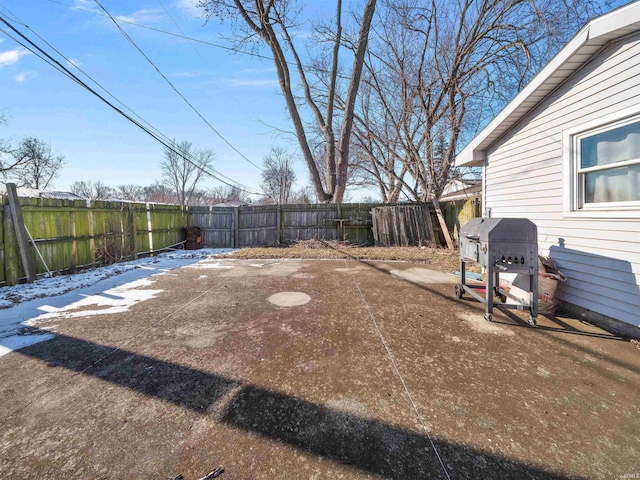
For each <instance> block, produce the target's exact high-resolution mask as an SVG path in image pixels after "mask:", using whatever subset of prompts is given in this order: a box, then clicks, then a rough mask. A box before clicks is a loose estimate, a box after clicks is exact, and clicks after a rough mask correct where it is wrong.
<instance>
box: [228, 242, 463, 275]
mask: <svg viewBox="0 0 640 480" xmlns="http://www.w3.org/2000/svg"><path fill="white" fill-rule="evenodd" d="M233 258H241V259H266V258H270V259H274V258H291V259H305V258H306V259H351V260H380V261H404V262H413V263H421V264H426V265H429V266H431V267H432V268H435V269H438V270H441V271H443V272H450V273H453V272H455V271H457V270H458V269H459V266H460V255H459V253H458V251H449V250H446V249H442V248H432V247H360V246H357V245H351V244H348V243H345V242H337V241H330V242H327V241H318V240H305V241H300V242H296V243H294V244H292V245H290V246H288V247H252V248H243V249H241V250H239V251H237V252H235V253H234V255H233ZM469 266H471V265H469Z"/></svg>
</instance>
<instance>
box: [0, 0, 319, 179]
mask: <svg viewBox="0 0 640 480" xmlns="http://www.w3.org/2000/svg"><path fill="white" fill-rule="evenodd" d="M56 2H58V0H56ZM56 2H53V1H49V0H30V1H28V2H25V1H24V0H1V1H0V11H2V12H3V13H6V11H7V10H9V11H10V12H12V13H13V14H14V15H15V16H17V17H18V18H19V19H20V20H22V21H23V22H24V23H26V24H27V25H29V27H31V28H32V29H33V30H34V31H35V32H37V33H38V34H39V35H40V36H42V37H43V38H44V39H45V40H47V41H48V42H49V43H51V44H52V45H53V46H55V47H56V48H57V49H58V50H60V51H61V52H62V53H63V54H65V56H67V57H68V58H70V59H72V61H73V62H74V63H76V64H77V65H78V66H80V67H81V68H82V69H83V70H85V71H86V72H87V73H89V74H90V75H91V76H92V77H93V78H95V79H96V80H98V81H99V82H100V83H101V84H102V85H103V86H104V87H106V88H107V89H108V90H110V91H111V92H112V93H113V94H114V95H115V96H116V97H118V99H120V100H121V101H122V102H124V103H125V104H126V105H127V106H129V107H130V108H132V109H133V110H134V111H135V112H136V113H138V114H139V115H141V116H142V117H143V118H144V119H145V120H147V121H149V122H150V123H152V124H153V125H154V126H155V127H156V128H158V129H159V130H160V131H161V132H163V133H164V134H166V135H167V136H169V137H171V138H176V139H177V140H189V141H191V142H192V143H193V144H194V146H196V147H200V148H203V147H210V148H213V150H215V152H216V154H217V161H216V163H215V164H214V168H216V169H217V170H219V171H220V172H221V173H223V174H225V175H227V176H228V177H231V178H233V179H235V180H237V181H239V182H242V183H244V184H245V185H247V186H249V187H251V188H252V189H258V185H259V184H260V171H259V170H257V169H256V168H255V167H253V166H251V165H250V164H249V163H248V162H246V161H245V160H243V159H242V157H240V156H239V155H238V154H237V153H236V152H234V151H233V150H232V149H231V148H230V147H229V146H227V145H226V144H225V143H224V142H223V141H222V140H221V139H220V138H219V137H218V136H217V135H216V134H215V133H214V132H213V131H212V130H211V129H210V128H209V127H208V126H207V125H206V124H205V123H204V122H203V121H202V120H201V119H200V118H199V117H198V116H197V114H196V113H195V112H193V111H192V110H191V109H190V107H189V106H188V105H187V104H186V103H185V102H184V101H183V100H182V99H181V98H180V97H179V96H178V95H177V94H176V93H175V92H174V91H173V90H172V89H171V87H170V86H169V85H168V84H167V83H166V82H165V81H164V80H163V79H162V77H161V76H160V75H158V74H157V72H156V71H155V70H154V69H153V67H152V66H151V65H149V64H148V63H147V61H146V60H145V59H144V58H143V57H142V56H141V55H140V53H139V52H138V51H136V50H135V48H134V47H133V46H132V45H131V44H130V43H129V42H128V41H127V40H126V39H125V38H124V36H122V35H121V34H120V32H119V31H118V30H117V28H116V26H115V25H114V24H113V23H112V22H111V20H110V19H108V18H105V17H101V16H97V15H95V14H92V13H89V12H99V11H100V10H99V7H98V6H97V5H96V3H95V2H94V1H93V0H59V2H60V3H64V4H66V5H67V6H63V5H60V3H56ZM101 3H102V4H103V5H104V6H105V8H106V9H107V10H109V12H110V13H111V14H112V15H113V16H116V18H119V19H123V20H129V21H132V22H135V23H140V24H144V25H148V26H152V27H155V28H158V29H163V30H168V31H171V32H175V33H180V31H179V30H178V27H177V26H176V25H175V24H174V23H173V21H172V20H171V18H170V17H169V16H168V15H167V13H166V12H165V11H164V9H163V6H164V7H166V9H167V10H168V11H169V12H170V13H171V15H172V16H173V18H174V19H175V20H176V21H177V23H178V24H179V26H180V28H181V29H182V30H183V31H184V32H185V34H186V35H187V36H193V37H197V38H198V39H201V40H206V41H211V42H214V43H223V44H227V45H229V43H228V42H225V41H224V40H221V38H220V35H221V34H222V35H224V34H225V33H226V34H228V33H229V32H228V31H227V30H226V28H227V27H225V26H221V25H220V23H219V22H218V20H217V19H213V20H212V21H211V22H209V23H208V24H207V25H204V20H203V19H202V18H198V17H199V15H200V12H199V11H198V9H197V8H195V7H194V6H193V5H192V4H191V2H190V0H160V1H158V0H136V1H128V2H125V1H119V0H103V1H102V2H101ZM1 7H5V8H6V9H4V10H3V9H2V8H1ZM88 11H89V12H88ZM121 25H122V27H123V28H124V29H125V30H126V31H127V33H128V34H129V35H130V36H131V37H132V38H133V39H134V41H135V42H136V43H137V44H138V45H139V46H140V48H141V49H142V50H143V51H144V52H145V53H146V54H147V55H148V56H149V57H150V58H151V59H152V60H153V61H154V63H156V65H157V66H158V67H159V68H160V70H161V71H162V72H163V73H164V74H165V75H166V76H167V77H168V78H169V79H170V80H171V82H173V83H174V85H176V87H177V88H178V89H179V90H180V91H181V93H182V94H183V95H184V96H185V97H186V98H187V99H188V100H189V101H190V102H191V103H192V104H193V105H194V106H195V107H196V108H197V109H198V111H199V112H200V113H201V114H202V115H203V116H204V117H205V118H206V119H207V120H208V121H209V122H210V123H211V124H212V125H213V127H215V128H216V129H217V130H218V131H219V132H220V133H221V134H222V135H223V136H224V137H225V138H226V139H227V140H228V141H229V142H230V143H231V144H233V145H234V146H235V147H236V148H237V149H238V150H239V151H240V152H242V154H243V155H245V156H246V157H248V158H249V159H251V160H252V161H253V162H254V163H257V164H259V165H260V164H261V163H262V158H263V157H264V156H265V155H267V154H268V153H269V150H270V148H271V146H273V145H281V146H284V147H286V148H287V149H288V150H289V151H290V152H292V153H295V151H296V143H295V142H294V141H292V140H291V139H286V138H282V137H276V136H275V135H274V129H273V128H272V127H278V128H282V129H288V128H290V127H289V122H288V118H287V115H286V112H285V108H284V102H283V101H282V98H281V96H280V95H279V94H278V91H279V87H278V83H277V78H276V75H275V69H274V67H273V65H272V63H271V61H270V60H262V59H259V58H255V57H250V56H247V55H242V54H234V53H232V52H229V51H226V50H223V49H220V48H215V47H212V46H208V45H203V44H196V46H195V48H194V45H193V44H192V43H190V42H188V41H186V40H183V39H180V38H175V37H171V36H168V35H164V34H161V33H156V32H153V31H150V30H146V29H142V28H139V27H136V26H132V25H128V24H126V23H122V24H121ZM203 25H204V26H203ZM27 33H29V37H30V38H35V36H34V35H33V34H32V33H31V32H28V31H27ZM38 42H39V43H42V42H41V41H40V40H38ZM264 53H266V52H264ZM0 108H2V109H3V110H5V113H6V114H7V117H8V120H9V125H8V126H6V127H5V126H0V138H9V137H10V138H13V139H16V140H17V139H19V138H21V137H24V136H35V137H38V138H40V139H42V140H44V141H46V142H49V143H50V144H51V146H52V149H53V150H54V151H55V152H56V153H60V154H63V155H65V157H66V160H67V162H68V164H67V165H66V166H65V168H64V169H63V171H62V173H61V175H60V178H58V179H57V180H56V182H55V187H56V188H58V189H66V188H68V187H69V185H70V184H71V183H72V182H73V181H75V180H93V181H96V180H101V181H103V182H105V183H107V184H110V185H112V186H115V185H118V184H126V183H135V184H139V185H148V184H150V183H152V182H153V181H154V180H156V179H160V170H159V163H160V161H161V158H162V146H161V145H160V144H158V143H157V142H156V141H155V140H153V139H152V138H150V137H148V136H147V135H146V134H145V133H144V132H142V131H141V130H139V129H138V128H137V127H135V126H134V125H132V124H131V123H129V122H128V121H127V120H125V119H124V118H122V117H121V116H119V115H118V114H117V113H115V112H114V111H113V110H111V109H110V108H109V107H107V106H106V105H104V104H103V103H102V102H100V101H99V100H98V99H97V98H95V97H94V96H93V95H91V94H90V93H89V92H86V91H85V90H84V89H82V88H80V87H79V86H78V85H76V84H75V83H74V82H72V81H70V80H69V79H67V78H66V77H64V76H63V75H62V74H60V73H59V72H57V71H55V70H54V69H53V68H51V67H50V66H48V65H46V64H45V63H44V62H43V61H42V60H40V59H39V58H37V57H36V56H35V55H32V54H29V53H27V52H26V51H25V50H24V49H23V48H22V47H19V46H18V45H17V44H16V43H15V42H14V41H13V40H11V39H9V38H7V37H6V36H4V35H3V34H1V33H0ZM295 169H296V172H297V173H298V178H299V181H298V185H297V187H298V188H299V187H302V186H304V185H306V177H307V175H306V171H305V167H304V165H303V164H302V161H301V160H298V161H297V162H296V165H295ZM215 184H216V182H215V181H214V180H208V181H207V184H206V185H207V186H213V185H215Z"/></svg>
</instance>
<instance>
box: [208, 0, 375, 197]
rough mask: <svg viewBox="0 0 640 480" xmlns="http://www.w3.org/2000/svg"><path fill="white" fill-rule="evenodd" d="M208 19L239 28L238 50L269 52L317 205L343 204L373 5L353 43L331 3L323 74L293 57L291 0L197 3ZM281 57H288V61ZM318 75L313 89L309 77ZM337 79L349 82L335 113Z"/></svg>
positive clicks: (371, 3)
mask: <svg viewBox="0 0 640 480" xmlns="http://www.w3.org/2000/svg"><path fill="white" fill-rule="evenodd" d="M199 5H200V6H201V7H204V8H205V12H206V15H207V19H209V18H211V17H213V16H217V17H220V18H227V17H230V18H231V19H232V21H234V22H236V24H237V25H240V26H241V28H240V29H239V31H238V35H237V37H236V40H237V42H238V43H239V44H242V43H245V42H248V41H252V40H254V39H259V40H260V41H261V42H263V43H264V44H265V45H267V46H268V47H269V49H270V50H271V53H272V55H273V59H274V60H273V62H274V65H275V67H276V73H277V76H278V81H279V83H280V89H281V91H282V94H283V96H284V99H285V103H286V106H287V111H288V112H289V116H290V117H291V121H292V123H293V128H294V131H295V135H296V137H297V139H298V143H299V145H300V150H301V152H302V156H303V158H304V160H305V163H306V165H307V168H308V170H309V174H310V177H311V183H312V184H313V187H314V188H315V191H316V195H317V197H318V199H319V200H320V201H322V202H329V201H331V202H336V203H339V202H342V200H343V198H344V193H345V189H346V186H347V177H348V173H349V149H350V147H351V133H352V129H353V112H354V108H355V104H356V97H357V95H358V89H359V87H360V78H361V75H362V68H363V63H364V57H365V52H366V49H367V43H368V40H369V30H370V27H371V21H372V19H373V14H374V12H375V8H376V0H367V1H366V4H365V7H364V10H363V12H362V15H360V27H359V33H358V35H357V38H356V39H353V40H352V39H349V38H346V37H345V35H344V34H343V19H342V15H343V6H342V0H336V9H335V18H334V26H333V27H331V28H326V29H324V30H323V31H322V32H321V33H323V34H324V37H325V38H324V39H322V40H321V42H319V45H324V46H326V51H328V55H327V62H326V63H327V67H328V68H326V69H317V68H315V69H310V68H308V66H307V65H305V64H304V63H303V61H302V59H301V57H300V55H299V53H298V50H299V47H298V46H296V44H295V42H294V40H293V30H295V29H296V28H298V27H299V24H298V20H297V14H298V13H299V12H298V11H297V9H296V8H295V5H294V2H293V1H292V0H291V1H289V0H280V1H275V0H200V1H199ZM345 46H346V47H347V48H348V49H350V50H351V51H352V53H353V64H352V67H351V70H350V72H349V73H345V71H344V70H345V69H341V68H340V62H339V60H340V59H342V60H344V56H343V55H344V54H341V51H344V50H345V48H343V47H345ZM286 52H289V54H290V55H289V56H287V54H286ZM290 63H291V64H293V65H294V66H295V67H294V68H295V71H296V73H297V77H298V80H299V83H300V85H301V90H302V91H301V92H297V90H296V88H295V86H296V82H295V80H294V79H292V75H291V71H290ZM318 72H323V76H322V78H317V80H318V84H319V86H321V87H323V88H317V87H318V84H317V85H315V86H314V83H313V78H312V77H313V75H314V74H316V73H318ZM339 74H340V77H346V78H348V81H347V85H346V93H345V95H344V100H343V101H342V102H341V107H340V108H338V104H337V99H336V94H337V89H338V82H339ZM303 108H306V113H308V114H309V116H310V117H311V121H310V122H311V124H310V125H311V126H309V124H305V120H304V117H305V112H304V111H303ZM315 132H320V134H321V138H322V154H323V155H322V156H323V160H324V161H323V162H322V163H323V164H324V173H325V175H324V178H323V175H322V174H321V171H320V169H319V168H318V165H317V163H316V159H315V158H314V155H313V152H314V145H313V144H312V142H311V138H312V137H313V135H314V133H315Z"/></svg>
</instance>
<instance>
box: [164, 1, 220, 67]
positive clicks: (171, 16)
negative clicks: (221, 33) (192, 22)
mask: <svg viewBox="0 0 640 480" xmlns="http://www.w3.org/2000/svg"><path fill="white" fill-rule="evenodd" d="M157 2H158V3H159V4H160V6H161V7H162V9H163V10H164V13H166V14H167V15H168V16H169V18H170V19H171V21H172V22H173V24H174V25H175V26H176V27H178V30H180V33H181V34H182V36H183V37H185V38H186V35H185V33H184V30H182V28H181V27H180V25H179V24H178V22H177V21H176V19H175V18H173V15H171V13H169V10H167V7H165V6H164V3H162V0H157ZM188 41H189V45H191V48H193V50H195V52H196V53H197V54H198V56H199V57H200V58H201V59H202V61H203V62H204V64H205V65H206V66H207V67H209V68H211V65H209V62H207V61H206V60H205V59H204V57H203V56H202V54H201V53H200V50H198V49H197V48H196V46H195V45H194V44H193V42H192V41H191V40H188Z"/></svg>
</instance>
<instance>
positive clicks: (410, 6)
mask: <svg viewBox="0 0 640 480" xmlns="http://www.w3.org/2000/svg"><path fill="white" fill-rule="evenodd" d="M384 2H385V3H384V8H382V10H381V12H382V13H380V14H379V17H380V18H379V19H378V21H377V22H376V23H375V25H374V28H373V29H372V34H371V37H372V38H371V45H370V48H369V50H368V52H367V56H366V61H365V69H366V72H365V77H364V82H363V83H364V85H363V88H362V97H361V99H360V100H361V101H360V102H359V104H358V109H357V111H356V122H355V126H354V128H355V134H354V144H355V145H356V147H355V148H356V149H357V151H359V152H360V153H361V154H362V155H364V156H367V157H368V158H369V164H368V165H366V166H362V168H363V169H364V170H365V171H366V172H367V174H368V175H369V176H370V178H372V179H373V180H374V181H375V182H376V183H377V185H378V187H379V191H380V194H381V196H382V198H383V199H384V200H385V201H388V202H396V201H397V200H398V198H399V196H400V194H401V193H402V194H403V195H406V196H407V197H409V198H410V199H413V200H415V201H419V202H426V201H432V202H433V203H434V206H435V208H436V212H437V213H438V217H439V219H440V223H441V227H442V228H443V232H444V233H445V238H446V239H447V243H448V244H449V245H450V246H452V245H453V244H452V242H451V241H450V239H449V236H448V231H447V230H446V226H445V224H444V218H443V217H442V215H441V212H440V208H439V205H438V196H439V195H440V194H441V192H442V190H443V189H444V187H445V185H446V183H447V181H448V180H449V179H450V178H451V175H452V173H453V172H452V171H451V169H452V165H453V160H454V158H455V154H456V152H457V151H458V144H459V142H460V141H462V142H465V141H468V140H470V139H471V138H472V137H473V136H474V134H475V132H476V131H477V129H478V128H479V127H481V126H482V125H483V124H484V123H486V122H487V121H488V120H489V119H490V118H491V117H493V115H494V114H495V112H496V111H497V110H499V109H501V108H502V107H503V106H504V105H505V102H507V101H508V100H509V99H510V98H511V97H512V96H513V95H514V94H515V93H517V92H518V91H519V90H520V89H521V88H523V86H524V85H525V84H526V82H527V81H528V80H529V79H531V78H532V76H533V75H534V74H535V72H537V71H538V70H539V68H541V67H542V66H543V65H544V64H545V63H546V62H547V61H548V60H549V59H550V56H551V55H552V54H553V53H555V52H556V51H557V50H558V49H559V48H560V46H561V45H562V44H563V43H564V42H565V41H566V40H568V39H569V38H570V37H571V36H572V34H573V32H575V31H576V30H577V28H579V26H580V25H581V22H582V21H584V20H586V19H588V18H589V16H590V15H593V14H595V13H597V12H598V11H599V10H598V8H599V4H598V2H597V0H574V1H572V2H556V1H553V0H500V1H495V0H451V1H448V2H439V1H437V0H431V1H429V2H423V1H420V0H384ZM578 4H579V8H578V9H577V11H578V12H579V13H580V14H579V15H577V16H576V15H575V13H576V11H574V10H575V8H574V7H575V6H576V5H578ZM559 19H562V20H559Z"/></svg>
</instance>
